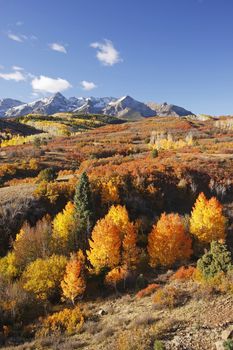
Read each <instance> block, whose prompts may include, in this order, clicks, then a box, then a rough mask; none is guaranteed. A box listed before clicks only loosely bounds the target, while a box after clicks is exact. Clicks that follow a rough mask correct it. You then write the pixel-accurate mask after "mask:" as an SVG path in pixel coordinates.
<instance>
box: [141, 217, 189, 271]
mask: <svg viewBox="0 0 233 350" xmlns="http://www.w3.org/2000/svg"><path fill="white" fill-rule="evenodd" d="M148 253H149V257H150V265H151V266H152V267H155V266H157V265H162V266H169V265H172V264H173V263H174V262H176V261H178V260H183V259H187V258H189V257H190V255H191V254H192V241H191V238H190V237H189V236H188V235H187V234H186V232H185V226H184V224H183V221H182V218H181V217H180V216H179V215H178V214H168V215H166V214H165V213H164V214H162V216H161V218H160V219H159V221H158V222H157V224H156V225H154V226H153V229H152V231H151V233H150V234H149V237H148Z"/></svg>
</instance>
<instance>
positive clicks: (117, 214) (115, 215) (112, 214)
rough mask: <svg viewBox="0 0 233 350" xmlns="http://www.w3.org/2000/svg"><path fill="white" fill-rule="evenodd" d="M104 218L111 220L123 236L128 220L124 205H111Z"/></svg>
mask: <svg viewBox="0 0 233 350" xmlns="http://www.w3.org/2000/svg"><path fill="white" fill-rule="evenodd" d="M106 218H108V219H109V220H111V221H112V222H113V223H114V225H116V226H117V227H118V228H119V230H120V231H121V235H122V236H123V235H124V232H125V230H126V229H127V226H128V224H129V222H130V221H129V215H128V212H127V210H126V207H125V206H124V207H123V206H121V205H112V206H111V208H110V209H109V212H108V214H107V215H106Z"/></svg>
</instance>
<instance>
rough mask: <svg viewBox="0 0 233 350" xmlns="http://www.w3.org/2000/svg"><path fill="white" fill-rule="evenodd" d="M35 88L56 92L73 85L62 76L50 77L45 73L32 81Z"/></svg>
mask: <svg viewBox="0 0 233 350" xmlns="http://www.w3.org/2000/svg"><path fill="white" fill-rule="evenodd" d="M31 85H32V88H33V90H36V91H41V92H50V93H56V92H59V91H64V90H67V89H69V88H70V87H72V85H71V84H70V83H69V82H68V81H67V80H65V79H61V78H56V79H53V78H49V77H46V76H44V75H40V76H39V77H35V78H34V79H33V80H32V82H31Z"/></svg>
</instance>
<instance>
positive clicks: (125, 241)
mask: <svg viewBox="0 0 233 350" xmlns="http://www.w3.org/2000/svg"><path fill="white" fill-rule="evenodd" d="M106 217H107V218H109V219H110V220H112V222H113V223H114V224H115V225H116V226H117V228H118V229H119V230H120V233H121V240H122V263H123V264H124V265H126V266H127V267H128V268H135V267H136V265H137V260H138V254H139V250H138V248H137V245H136V244H137V230H136V228H135V225H134V224H133V223H131V222H130V220H129V215H128V212H127V210H126V207H125V206H121V205H116V206H114V205H113V206H112V207H111V208H110V210H109V212H108V214H107V215H106Z"/></svg>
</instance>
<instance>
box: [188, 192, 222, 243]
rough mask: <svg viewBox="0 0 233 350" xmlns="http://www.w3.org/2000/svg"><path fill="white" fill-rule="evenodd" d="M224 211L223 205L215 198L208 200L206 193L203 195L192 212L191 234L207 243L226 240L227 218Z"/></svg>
mask: <svg viewBox="0 0 233 350" xmlns="http://www.w3.org/2000/svg"><path fill="white" fill-rule="evenodd" d="M222 209H223V208H222V205H221V204H220V203H219V201H218V200H217V199H216V198H215V197H212V198H211V199H210V200H208V199H207V198H206V197H205V195H204V193H201V194H200V195H199V196H198V198H197V200H196V203H195V205H194V207H193V210H192V214H191V219H190V232H191V233H192V234H193V235H194V236H195V237H197V239H198V240H200V241H201V242H205V243H209V242H211V241H218V240H224V239H225V236H226V232H225V228H226V218H225V217H224V215H223V211H222Z"/></svg>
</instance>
